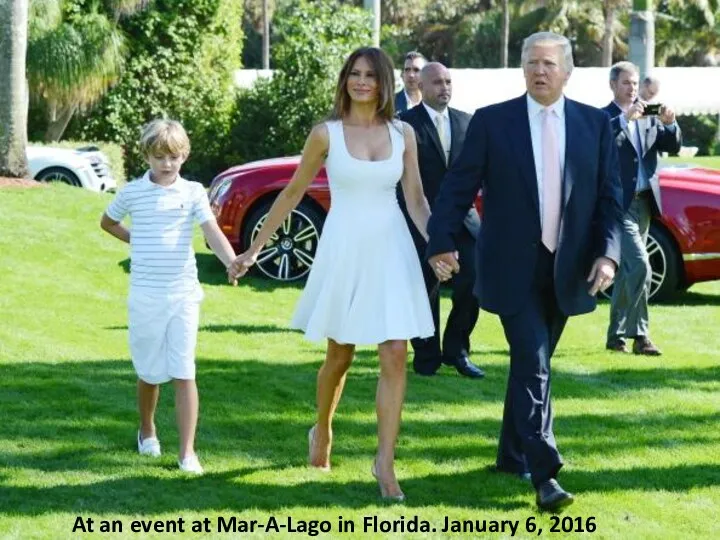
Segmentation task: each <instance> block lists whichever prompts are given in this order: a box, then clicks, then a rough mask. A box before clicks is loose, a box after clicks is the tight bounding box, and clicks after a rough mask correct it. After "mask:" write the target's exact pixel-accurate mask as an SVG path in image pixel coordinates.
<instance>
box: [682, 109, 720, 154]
mask: <svg viewBox="0 0 720 540" xmlns="http://www.w3.org/2000/svg"><path fill="white" fill-rule="evenodd" d="M677 122H678V125H679V126H680V129H681V130H682V137H683V146H697V147H698V155H699V156H713V155H717V153H718V150H720V145H719V144H718V143H717V140H716V137H717V132H718V117H717V115H716V114H697V115H692V116H691V115H680V116H678V117H677Z"/></svg>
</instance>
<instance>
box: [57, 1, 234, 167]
mask: <svg viewBox="0 0 720 540" xmlns="http://www.w3.org/2000/svg"><path fill="white" fill-rule="evenodd" d="M241 20H242V4H241V3H238V2H236V1H235V0H156V1H155V2H154V3H153V9H151V10H148V11H145V12H142V13H138V14H136V15H134V16H132V17H129V18H127V19H126V20H124V21H121V25H122V26H123V29H124V30H125V31H126V33H127V34H128V36H129V37H130V39H128V46H129V48H130V54H129V58H128V62H127V66H126V69H125V72H124V74H123V76H122V78H121V80H120V82H119V83H118V84H117V85H116V86H115V87H113V88H112V89H111V90H110V91H109V92H108V93H107V94H106V95H105V96H104V97H103V98H102V100H101V101H100V102H99V103H98V104H97V106H96V107H95V108H94V109H93V110H92V111H91V112H90V113H89V114H88V115H86V116H84V117H77V118H75V119H74V120H73V121H72V123H71V124H70V126H69V127H68V132H67V136H68V137H71V138H80V139H83V140H109V141H113V142H117V143H119V144H121V145H122V146H123V147H124V149H125V152H126V158H127V169H128V174H129V175H130V176H135V175H138V174H140V173H141V172H142V170H143V169H144V167H145V165H144V163H143V160H142V159H141V156H140V154H139V152H138V146H137V140H138V138H139V134H140V128H141V126H143V125H144V124H145V123H147V122H148V121H149V120H151V119H153V118H157V117H165V116H167V117H171V118H175V119H177V120H179V121H180V122H182V123H183V125H184V126H185V128H186V129H187V131H188V134H189V135H190V140H191V143H192V145H193V146H194V147H195V148H196V149H198V150H199V151H197V152H194V153H192V152H191V156H190V159H189V160H188V161H187V163H186V164H185V167H184V171H185V174H186V175H187V176H188V177H190V178H194V179H199V180H208V179H209V175H210V174H211V172H212V171H217V170H219V169H221V168H223V167H224V166H225V165H226V164H227V161H226V160H225V155H224V152H225V144H226V141H227V138H228V134H229V131H230V122H231V117H232V111H233V105H234V95H235V94H234V86H233V79H232V76H233V72H234V71H235V70H236V69H238V68H239V67H240V51H241V49H242V29H241Z"/></svg>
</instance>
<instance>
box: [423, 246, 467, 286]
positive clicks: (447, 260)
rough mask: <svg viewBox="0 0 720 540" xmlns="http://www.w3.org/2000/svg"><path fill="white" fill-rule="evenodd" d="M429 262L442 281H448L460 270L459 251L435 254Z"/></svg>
mask: <svg viewBox="0 0 720 540" xmlns="http://www.w3.org/2000/svg"><path fill="white" fill-rule="evenodd" d="M428 264H429V265H430V268H432V269H433V272H435V276H436V277H437V278H438V279H439V280H440V281H447V280H449V279H450V278H451V277H452V275H453V274H457V273H458V272H459V271H460V264H459V263H458V252H457V251H455V252H448V253H439V254H437V255H433V256H432V257H430V259H428Z"/></svg>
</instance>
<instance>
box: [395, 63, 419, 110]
mask: <svg viewBox="0 0 720 540" xmlns="http://www.w3.org/2000/svg"><path fill="white" fill-rule="evenodd" d="M425 63H426V60H425V57H424V56H423V55H422V54H421V53H419V52H417V51H410V52H409V53H407V54H406V55H405V60H404V62H403V70H402V73H400V78H401V79H402V82H403V89H402V90H400V91H399V92H398V93H397V94H395V113H396V114H401V113H403V112H405V111H407V110H408V109H412V108H413V107H414V106H415V105H417V104H419V103H420V101H421V100H422V92H421V91H420V71H421V70H422V68H423V67H425Z"/></svg>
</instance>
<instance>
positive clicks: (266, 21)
mask: <svg viewBox="0 0 720 540" xmlns="http://www.w3.org/2000/svg"><path fill="white" fill-rule="evenodd" d="M268 1H269V0H263V3H262V25H263V36H262V63H263V69H270V13H269V8H268Z"/></svg>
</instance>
